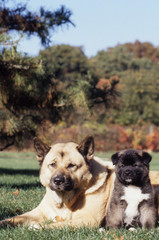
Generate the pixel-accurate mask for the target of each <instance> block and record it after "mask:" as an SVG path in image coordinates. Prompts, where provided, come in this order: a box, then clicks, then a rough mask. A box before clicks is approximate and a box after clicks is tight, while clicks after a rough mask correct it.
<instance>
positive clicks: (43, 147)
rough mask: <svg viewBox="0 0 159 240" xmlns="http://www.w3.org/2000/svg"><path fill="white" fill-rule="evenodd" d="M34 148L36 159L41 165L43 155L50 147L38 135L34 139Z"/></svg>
mask: <svg viewBox="0 0 159 240" xmlns="http://www.w3.org/2000/svg"><path fill="white" fill-rule="evenodd" d="M33 140H34V148H35V151H36V156H37V160H38V161H39V164H40V166H41V164H42V162H43V160H44V157H45V155H46V154H47V153H48V152H49V151H50V148H51V147H49V146H48V145H47V144H46V143H43V142H42V141H41V140H40V139H39V138H38V137H35V138H34V139H33Z"/></svg>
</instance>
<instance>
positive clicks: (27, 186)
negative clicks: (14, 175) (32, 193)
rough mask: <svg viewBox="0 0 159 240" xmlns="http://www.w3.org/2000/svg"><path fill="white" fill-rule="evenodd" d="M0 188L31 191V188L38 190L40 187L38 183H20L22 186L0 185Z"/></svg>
mask: <svg viewBox="0 0 159 240" xmlns="http://www.w3.org/2000/svg"><path fill="white" fill-rule="evenodd" d="M0 187H9V188H18V189H23V190H27V189H32V188H37V187H38V188H39V187H42V185H41V183H40V182H36V183H22V184H12V183H6V184H0Z"/></svg>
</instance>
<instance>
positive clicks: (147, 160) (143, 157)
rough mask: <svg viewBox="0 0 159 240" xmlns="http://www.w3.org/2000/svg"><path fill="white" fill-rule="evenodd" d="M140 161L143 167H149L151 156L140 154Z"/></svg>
mask: <svg viewBox="0 0 159 240" xmlns="http://www.w3.org/2000/svg"><path fill="white" fill-rule="evenodd" d="M142 159H143V162H144V164H145V165H147V166H148V165H149V163H150V162H151V159H152V156H151V155H150V154H149V153H148V152H142Z"/></svg>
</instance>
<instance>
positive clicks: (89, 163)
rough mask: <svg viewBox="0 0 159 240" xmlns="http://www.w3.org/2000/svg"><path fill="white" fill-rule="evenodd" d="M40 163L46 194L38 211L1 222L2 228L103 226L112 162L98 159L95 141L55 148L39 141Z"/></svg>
mask: <svg viewBox="0 0 159 240" xmlns="http://www.w3.org/2000/svg"><path fill="white" fill-rule="evenodd" d="M34 146H35V150H36V153H37V158H38V161H39V163H40V166H41V168H40V181H41V183H42V185H43V186H44V187H46V194H45V196H44V198H43V200H42V201H41V203H40V204H39V206H37V208H35V209H33V210H32V211H30V212H27V213H25V214H23V215H20V216H15V217H13V218H9V219H6V220H3V221H1V222H0V225H1V226H4V225H8V224H9V225H13V226H16V225H17V224H27V225H29V226H33V227H39V225H42V224H44V222H45V221H46V222H48V221H52V222H53V223H52V224H51V226H52V225H53V226H63V225H68V224H70V225H71V226H82V225H89V226H92V227H93V226H98V225H101V223H102V221H103V219H104V216H105V209H106V205H107V202H108V198H109V195H110V190H111V188H112V183H113V174H112V173H113V170H112V165H111V163H110V162H106V161H101V160H100V159H94V158H93V153H94V140H93V137H91V136H89V137H87V138H85V139H84V140H83V141H82V142H81V143H80V144H79V145H77V144H75V143H73V142H69V143H59V144H55V145H53V146H52V147H49V146H48V145H47V144H44V143H43V142H42V141H41V140H40V139H38V138H35V140H34Z"/></svg>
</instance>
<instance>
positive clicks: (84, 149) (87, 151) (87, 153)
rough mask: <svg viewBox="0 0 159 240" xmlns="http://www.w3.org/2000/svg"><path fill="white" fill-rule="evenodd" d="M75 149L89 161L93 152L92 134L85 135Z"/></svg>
mask: <svg viewBox="0 0 159 240" xmlns="http://www.w3.org/2000/svg"><path fill="white" fill-rule="evenodd" d="M77 150H78V151H79V152H80V153H81V154H82V155H83V157H84V158H85V159H86V160H87V161H90V160H91V159H92V158H93V154H94V138H93V137H92V136H87V137H86V138H85V139H83V141H82V142H81V143H80V144H79V146H77Z"/></svg>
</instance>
